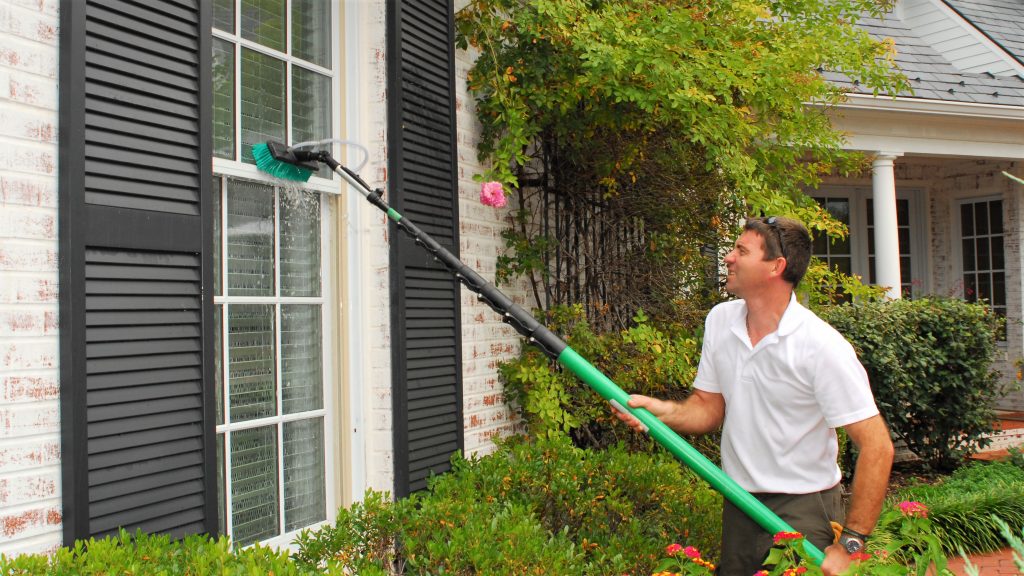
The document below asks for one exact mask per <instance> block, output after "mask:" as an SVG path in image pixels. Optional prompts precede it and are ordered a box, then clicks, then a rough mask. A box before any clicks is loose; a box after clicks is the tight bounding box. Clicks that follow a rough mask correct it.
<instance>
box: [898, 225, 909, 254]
mask: <svg viewBox="0 0 1024 576" xmlns="http://www.w3.org/2000/svg"><path fill="white" fill-rule="evenodd" d="M896 236H897V237H898V238H899V244H900V254H910V228H897V229H896Z"/></svg>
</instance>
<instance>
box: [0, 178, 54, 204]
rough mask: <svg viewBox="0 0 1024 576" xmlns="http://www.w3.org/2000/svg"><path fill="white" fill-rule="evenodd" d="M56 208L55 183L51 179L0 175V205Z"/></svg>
mask: <svg viewBox="0 0 1024 576" xmlns="http://www.w3.org/2000/svg"><path fill="white" fill-rule="evenodd" d="M4 204H6V205H11V206H35V207H38V208H56V207H57V182H56V180H55V179H54V178H52V177H39V176H33V175H30V174H14V173H4V174H0V205H4Z"/></svg>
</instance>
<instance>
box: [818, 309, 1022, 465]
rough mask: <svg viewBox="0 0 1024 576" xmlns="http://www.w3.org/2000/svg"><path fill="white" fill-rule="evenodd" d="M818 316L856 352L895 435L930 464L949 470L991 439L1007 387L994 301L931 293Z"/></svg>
mask: <svg viewBox="0 0 1024 576" xmlns="http://www.w3.org/2000/svg"><path fill="white" fill-rule="evenodd" d="M818 313H819V315H820V316H821V317H822V318H823V319H824V320H826V321H827V322H828V323H829V324H831V325H832V326H834V327H835V328H836V329H837V330H839V332H841V333H842V334H843V335H844V336H845V337H846V338H847V339H848V340H849V341H850V342H851V343H852V344H853V346H854V348H856V349H857V353H858V355H859V356H860V360H861V363H862V364H864V368H865V369H866V370H867V372H868V377H869V378H870V380H871V387H872V389H873V390H874V393H875V400H876V401H877V403H878V407H879V410H881V412H882V415H883V416H884V417H885V419H886V421H887V422H888V423H889V426H890V428H891V429H892V432H893V433H894V434H895V436H897V437H898V438H900V439H902V440H903V441H904V442H905V443H906V445H907V448H908V449H909V450H910V451H911V452H913V453H914V454H915V455H917V456H918V457H920V458H921V459H922V460H923V461H924V462H925V463H927V464H928V465H929V466H931V467H932V468H933V469H936V470H942V471H949V470H952V469H954V468H956V467H957V466H959V465H960V464H962V463H963V460H964V457H965V456H967V455H970V454H972V453H975V452H977V451H978V450H980V449H981V448H984V447H985V446H986V445H987V444H988V442H989V440H988V439H986V438H985V437H984V435H985V434H987V433H990V432H992V426H993V424H994V422H995V412H994V411H993V404H994V401H995V400H996V399H997V398H998V397H999V396H1000V395H1002V394H1003V392H1004V391H1003V387H1002V385H1001V384H1000V378H999V374H998V373H996V372H995V371H993V369H992V360H993V358H994V356H995V351H996V334H997V330H998V329H999V326H1000V321H999V319H998V318H997V317H996V316H995V315H994V314H993V313H992V311H991V309H990V308H989V307H988V306H985V305H982V304H972V303H967V302H964V301H963V300H959V299H954V298H943V297H934V296H932V297H925V298H920V299H915V300H896V301H891V302H867V303H859V304H846V305H842V306H835V307H827V308H823V309H820V310H819V311H818Z"/></svg>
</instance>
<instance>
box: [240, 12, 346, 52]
mask: <svg viewBox="0 0 1024 576" xmlns="http://www.w3.org/2000/svg"><path fill="white" fill-rule="evenodd" d="M284 8H285V0H242V38H245V39H246V40H252V41H254V42H258V43H260V44H262V45H264V46H266V47H267V48H273V49H274V50H278V51H280V52H284V30H285V28H284V27H285V19H284ZM329 25H330V23H328V26H329Z"/></svg>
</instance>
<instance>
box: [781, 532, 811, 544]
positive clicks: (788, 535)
mask: <svg viewBox="0 0 1024 576" xmlns="http://www.w3.org/2000/svg"><path fill="white" fill-rule="evenodd" d="M803 537H804V535H803V534H801V533H799V532H778V533H776V534H775V543H776V544H780V543H782V542H785V541H786V540H798V539H800V538H803Z"/></svg>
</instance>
